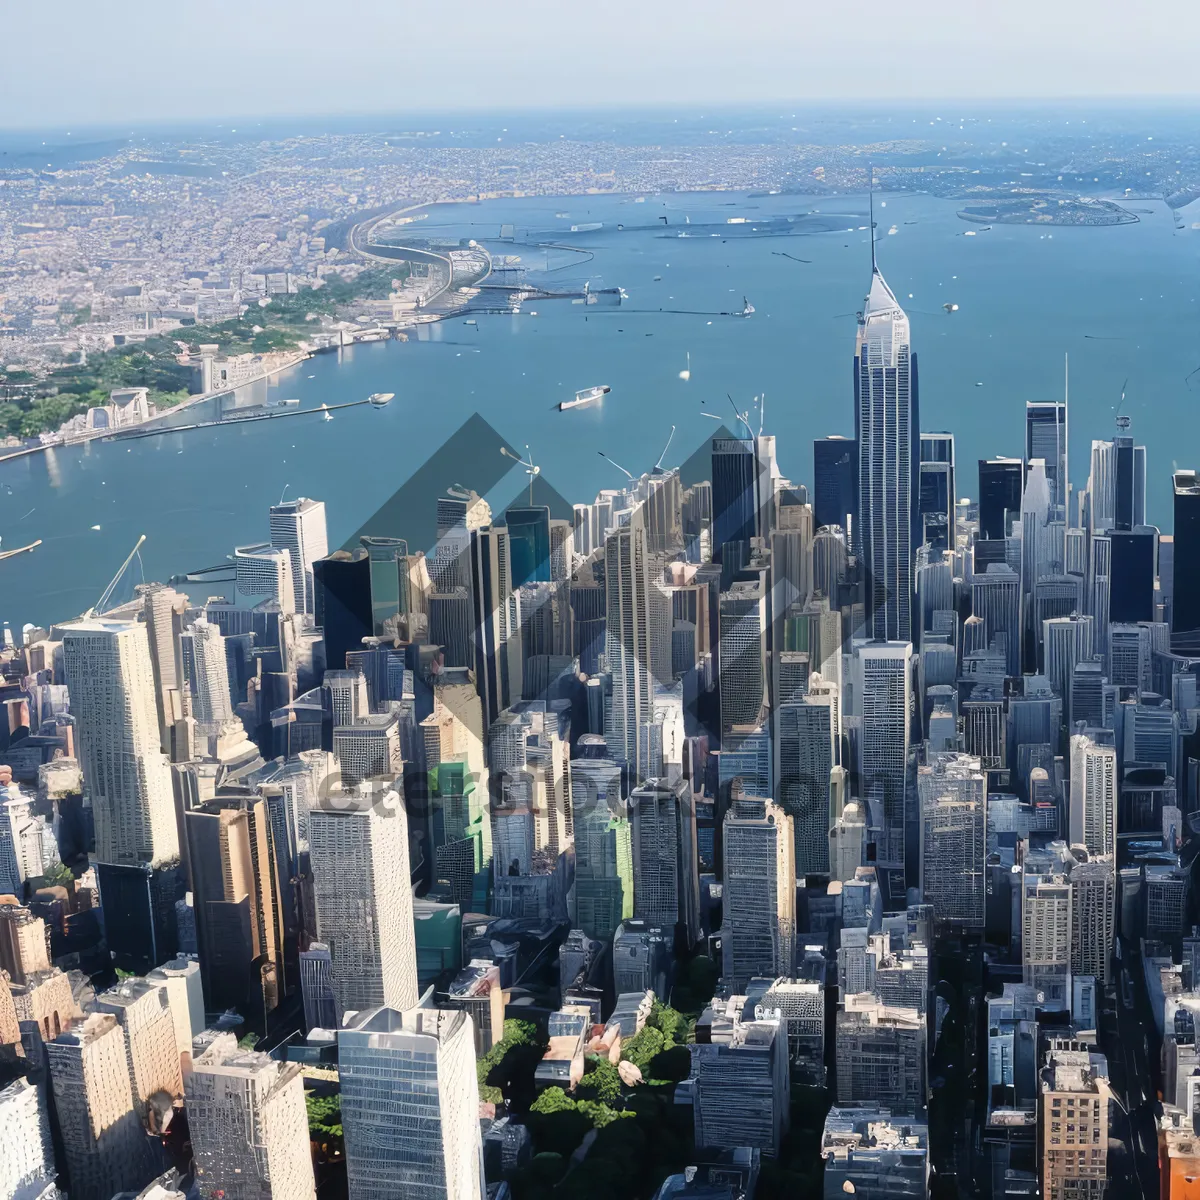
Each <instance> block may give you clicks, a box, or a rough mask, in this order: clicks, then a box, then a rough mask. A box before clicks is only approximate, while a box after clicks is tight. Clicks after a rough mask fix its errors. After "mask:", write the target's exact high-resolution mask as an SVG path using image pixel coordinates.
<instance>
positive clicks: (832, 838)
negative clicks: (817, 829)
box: [829, 800, 867, 883]
mask: <svg viewBox="0 0 1200 1200" xmlns="http://www.w3.org/2000/svg"><path fill="white" fill-rule="evenodd" d="M866 839H867V828H866V822H865V821H864V819H863V809H862V805H861V804H859V802H858V801H857V800H850V801H847V803H846V805H845V807H844V808H843V809H842V811H841V813H840V814H839V816H838V818H837V820H836V821H835V822H834V824H833V828H832V829H830V831H829V875H830V878H831V879H840V880H841V881H842V882H843V883H845V882H846V880H849V879H853V878H854V877H855V874H856V872H857V871H858V868H859V867H861V866H862V864H863V849H864V846H865V844H866Z"/></svg>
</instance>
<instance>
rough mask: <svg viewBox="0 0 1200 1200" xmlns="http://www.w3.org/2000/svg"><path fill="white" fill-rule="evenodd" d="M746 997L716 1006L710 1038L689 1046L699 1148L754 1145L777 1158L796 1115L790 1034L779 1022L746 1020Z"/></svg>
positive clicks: (688, 1088)
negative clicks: (790, 1074) (790, 1075)
mask: <svg viewBox="0 0 1200 1200" xmlns="http://www.w3.org/2000/svg"><path fill="white" fill-rule="evenodd" d="M745 1003H746V997H745V996H734V997H731V998H730V999H729V1000H728V1001H727V1002H724V1003H722V1002H721V1001H716V1002H714V1005H713V1010H712V1032H711V1040H710V1041H709V1042H707V1043H699V1044H692V1045H690V1046H689V1047H688V1049H689V1050H690V1051H691V1055H692V1073H691V1076H690V1077H689V1079H688V1080H687V1081H686V1082H685V1083H683V1084H680V1087H681V1088H684V1089H686V1091H687V1092H688V1094H689V1095H690V1098H691V1102H692V1118H693V1122H692V1123H693V1138H694V1141H695V1145H696V1147H697V1148H698V1149H699V1148H701V1147H703V1148H706V1149H708V1150H734V1151H736V1150H737V1149H738V1148H739V1147H750V1148H751V1149H752V1150H755V1151H758V1152H760V1153H762V1154H765V1155H767V1156H769V1157H774V1156H775V1155H777V1154H778V1153H779V1151H780V1149H781V1147H782V1143H783V1137H784V1135H785V1134H786V1133H787V1129H788V1122H789V1119H790V1115H791V1097H790V1092H789V1086H788V1040H787V1030H786V1028H785V1027H784V1025H783V1023H782V1022H781V1021H779V1020H778V1019H775V1018H771V1019H769V1020H768V1019H764V1020H753V1021H747V1020H744V1019H743V1016H742V1013H743V1007H744V1005H745Z"/></svg>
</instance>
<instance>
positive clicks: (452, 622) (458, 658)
mask: <svg viewBox="0 0 1200 1200" xmlns="http://www.w3.org/2000/svg"><path fill="white" fill-rule="evenodd" d="M429 641H430V642H431V643H432V644H433V645H435V646H441V647H442V654H443V656H444V658H445V665H446V666H448V667H474V666H475V657H474V654H475V620H474V612H473V611H472V604H471V593H470V591H468V589H467V588H465V587H458V588H455V589H454V590H453V591H449V592H434V593H433V594H432V595H431V596H430V597H429Z"/></svg>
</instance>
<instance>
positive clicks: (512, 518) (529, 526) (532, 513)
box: [504, 505, 550, 588]
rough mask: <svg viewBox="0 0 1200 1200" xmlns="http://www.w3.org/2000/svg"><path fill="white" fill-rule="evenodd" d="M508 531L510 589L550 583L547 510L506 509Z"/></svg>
mask: <svg viewBox="0 0 1200 1200" xmlns="http://www.w3.org/2000/svg"><path fill="white" fill-rule="evenodd" d="M504 523H505V527H506V528H507V529H508V548H509V564H510V569H511V571H512V586H513V587H514V588H519V587H522V586H523V585H525V584H527V583H549V582H550V510H549V509H548V508H546V507H545V506H544V505H533V506H530V507H527V508H518V507H514V508H510V509H508V510H507V512H505V514H504Z"/></svg>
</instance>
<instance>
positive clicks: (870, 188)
mask: <svg viewBox="0 0 1200 1200" xmlns="http://www.w3.org/2000/svg"><path fill="white" fill-rule="evenodd" d="M867 201H868V203H869V204H870V208H871V215H870V222H871V274H872V275H874V274H875V272H876V270H878V268H877V267H876V266H875V167H874V166H873V165H872V164H871V163H867Z"/></svg>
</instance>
